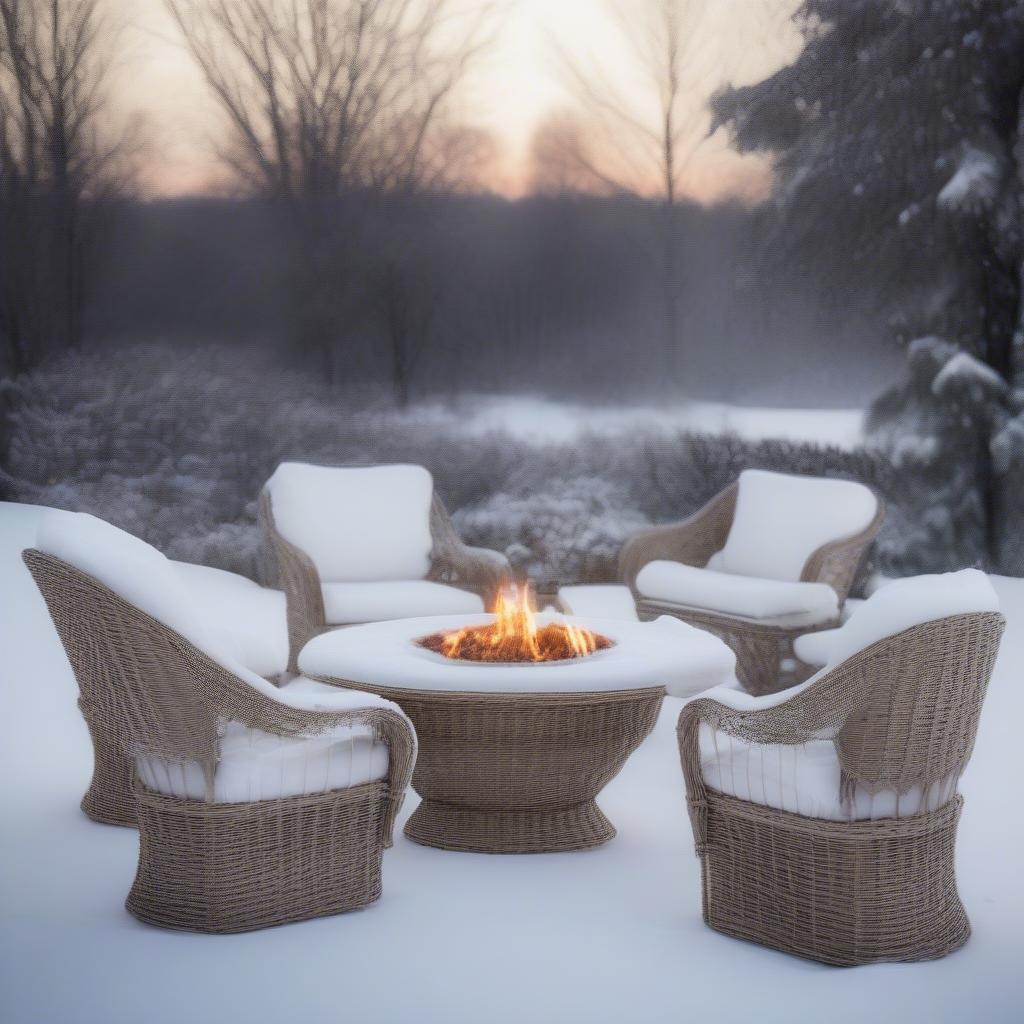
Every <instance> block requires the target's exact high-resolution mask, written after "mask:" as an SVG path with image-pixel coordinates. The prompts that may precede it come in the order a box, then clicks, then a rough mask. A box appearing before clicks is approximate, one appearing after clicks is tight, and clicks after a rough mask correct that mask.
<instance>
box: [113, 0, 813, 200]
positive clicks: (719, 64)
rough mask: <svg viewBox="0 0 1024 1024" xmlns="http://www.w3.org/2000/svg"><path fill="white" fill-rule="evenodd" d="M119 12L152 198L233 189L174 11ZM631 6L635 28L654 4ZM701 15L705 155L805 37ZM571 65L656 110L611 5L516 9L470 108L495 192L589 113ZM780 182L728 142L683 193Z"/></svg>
mask: <svg viewBox="0 0 1024 1024" xmlns="http://www.w3.org/2000/svg"><path fill="white" fill-rule="evenodd" d="M108 2H109V3H111V4H112V6H113V7H114V9H115V12H116V14H117V17H118V19H119V21H120V22H121V24H122V25H123V28H122V32H121V36H120V39H121V45H120V46H119V52H120V53H121V55H122V56H121V60H120V62H119V66H118V71H117V75H116V77H115V79H114V84H113V88H114V95H115V100H116V102H117V104H118V106H119V107H120V108H121V112H122V113H125V114H128V115H136V114H137V115H139V119H140V121H141V123H142V124H143V125H144V132H145V139H146V145H145V147H144V149H143V151H142V156H141V178H142V183H143V186H144V187H145V189H146V190H147V191H148V192H149V193H150V194H155V195H180V194H185V193H190V192H197V191H208V190H215V189H217V188H218V187H223V183H224V178H223V171H222V169H221V168H220V167H219V166H218V165H217V163H216V161H215V159H214V158H213V157H212V156H211V152H212V140H213V139H214V138H215V137H216V135H217V133H218V131H219V129H220V125H221V122H220V120H219V115H218V113H217V110H216V107H215V105H214V103H213V101H212V99H211V97H210V96H209V94H208V93H207V91H206V87H205V84H204V82H203V80H202V78H201V77H200V75H199V74H198V72H197V71H196V70H195V68H194V66H193V64H192V61H191V57H190V56H189V54H188V52H187V51H186V50H185V48H184V46H183V43H182V41H181V39H180V36H179V35H178V32H177V29H176V27H175V26H174V24H173V22H172V21H171V20H170V18H169V16H168V15H167V13H166V11H165V9H164V6H163V0H108ZM464 2H466V3H467V4H470V5H471V4H472V2H473V0H464ZM622 2H623V3H624V4H625V7H624V9H625V10H626V11H627V12H628V18H629V20H630V21H631V22H632V18H633V13H634V11H635V12H636V13H637V15H638V16H639V14H640V13H641V12H642V8H643V6H644V3H645V0H622ZM690 7H691V14H690V16H689V17H690V18H691V19H692V21H691V22H690V23H691V24H692V25H693V26H694V27H693V30H692V33H691V36H692V42H691V46H690V51H689V54H688V59H687V66H688V67H689V68H690V75H689V78H688V82H687V86H688V91H687V102H686V113H687V118H688V120H690V121H691V122H692V133H693V139H694V144H695V145H696V142H697V141H698V140H701V139H703V137H704V135H705V134H706V126H707V114H706V102H707V98H708V96H709V95H710V94H711V92H713V91H714V89H715V88H717V87H718V86H719V85H720V84H722V83H723V82H725V81H732V82H734V83H736V84H743V83H746V82H752V81H757V80H759V79H760V78H762V77H764V76H765V75H767V74H770V73H771V72H772V71H773V70H775V69H776V68H777V67H779V66H780V65H782V64H784V63H786V62H788V61H789V60H792V58H793V57H794V56H795V54H796V52H797V51H798V48H799V35H798V33H797V31H796V29H795V27H794V26H793V25H792V23H791V22H790V21H789V18H788V14H789V11H790V10H791V9H792V7H793V2H792V0H691V3H690ZM560 54H562V55H568V56H569V57H570V58H571V59H572V60H573V61H575V62H577V64H578V65H579V66H582V67H585V68H592V69H595V70H599V71H600V73H601V74H602V75H603V76H604V77H605V78H606V79H607V81H608V83H609V85H610V87H611V88H613V89H615V90H616V91H617V93H619V94H621V95H623V96H624V97H625V98H626V101H627V102H628V103H629V104H630V105H631V106H634V107H635V108H636V109H637V110H638V111H645V112H651V111H652V110H653V108H652V107H651V105H650V97H651V90H650V88H649V85H648V83H647V82H646V81H644V80H643V78H642V75H641V74H640V73H639V72H638V70H637V69H636V67H635V65H634V64H633V63H632V62H631V59H630V50H629V48H628V43H627V42H626V41H625V31H624V29H623V26H622V25H621V24H620V23H619V22H617V21H616V20H615V18H614V17H612V16H610V15H609V11H608V0H508V2H507V3H506V4H505V5H504V7H503V9H502V11H501V13H500V15H499V21H498V22H497V23H496V30H495V38H494V43H493V45H492V46H491V48H490V49H489V50H488V52H487V54H486V55H485V56H484V57H483V58H482V59H481V60H480V61H479V62H478V64H477V66H476V68H475V70H474V71H473V73H472V75H471V77H470V78H469V80H468V81H467V82H466V85H465V88H464V90H463V93H462V95H461V99H460V110H459V114H460V116H461V117H463V118H464V119H465V120H466V121H467V122H469V123H470V124H473V125H474V126H477V127H479V128H482V129H485V130H486V131H487V132H489V133H490V135H491V136H492V138H493V140H494V144H495V146H494V149H495V157H494V159H493V160H492V161H490V163H489V164H488V173H487V180H486V181H485V182H484V183H483V184H484V185H485V187H488V188H490V189H492V190H494V191H496V192H500V193H503V194H506V195H509V196H515V195H520V194H522V193H523V192H524V191H526V190H527V189H528V187H529V183H530V180H531V173H532V165H531V140H532V138H533V134H534V132H535V130H536V129H537V127H538V125H540V124H542V123H544V121H545V120H546V119H547V118H550V117H551V116H552V115H556V114H567V113H569V112H572V111H575V110H578V109H579V103H578V99H577V97H576V96H575V95H574V93H573V91H572V88H571V85H570V82H569V77H568V76H567V74H566V72H565V65H564V58H563V56H560ZM769 181H770V168H769V166H768V164H767V162H766V161H765V160H764V159H763V158H761V157H751V156H747V157H741V156H740V155H738V154H736V153H734V152H733V151H732V150H731V149H730V148H729V146H728V140H727V139H726V138H725V136H724V133H722V132H719V133H718V134H717V135H716V136H715V137H712V138H710V139H706V140H704V141H702V142H701V143H700V145H699V147H696V149H695V152H694V155H693V157H692V158H691V159H690V161H689V163H688V164H687V168H686V171H685V177H684V182H683V191H684V192H686V193H688V194H689V195H691V196H693V197H694V198H696V199H699V200H702V201H712V200H714V199H718V198H722V197H724V196H728V195H740V196H743V197H746V198H758V197H759V196H761V195H763V194H764V193H765V192H766V191H767V187H768V184H769Z"/></svg>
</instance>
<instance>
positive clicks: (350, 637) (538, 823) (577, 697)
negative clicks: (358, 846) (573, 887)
mask: <svg viewBox="0 0 1024 1024" xmlns="http://www.w3.org/2000/svg"><path fill="white" fill-rule="evenodd" d="M449 652H450V653H449ZM734 664H735V659H734V657H733V655H732V652H731V651H730V650H729V649H728V648H727V647H726V646H725V645H724V644H723V643H722V642H721V641H720V640H718V639H717V638H716V637H713V636H711V635H710V634H708V633H703V632H701V631H699V630H697V629H694V628H693V627H691V626H688V625H686V624H685V623H682V622H680V621H679V620H677V619H667V618H666V619H662V620H658V621H656V622H629V621H625V620H623V621H617V620H607V621H597V620H594V621H581V620H579V619H574V618H568V617H566V616H562V615H559V614H554V613H540V614H539V615H538V614H536V613H534V611H533V609H532V606H531V602H530V601H529V598H528V595H527V594H526V593H524V592H523V591H520V592H518V593H517V594H516V595H514V596H512V597H508V598H506V600H505V602H504V607H502V608H500V609H499V614H495V615H480V616H470V617H469V618H468V619H467V617H466V616H442V617H435V618H424V619H401V620H396V621H390V622H376V623H371V624H368V625H364V626H353V627H350V628H348V629H341V630H336V631H334V632H331V633H325V634H323V635H322V636H319V637H317V638H315V639H314V640H312V641H310V643H309V644H307V645H306V647H305V648H304V650H303V651H302V653H301V655H300V656H299V668H300V670H301V671H302V673H303V674H304V675H307V676H310V677H312V678H315V679H319V680H321V681H323V682H327V683H332V684H334V685H336V686H343V687H347V688H353V689H361V690H369V691H370V692H373V693H378V694H381V695H382V696H384V697H387V698H388V699H389V700H393V701H395V702H396V703H397V704H399V705H400V706H401V707H402V709H403V710H404V711H405V713H406V714H407V715H408V716H409V718H410V719H411V720H412V722H413V725H414V726H415V728H416V733H417V737H418V739H419V754H418V757H417V761H416V768H415V771H414V774H413V788H414V789H415V790H416V792H417V793H419V795H420V796H421V797H422V801H421V803H420V804H419V806H418V807H417V808H416V809H415V811H414V812H413V814H412V815H411V817H410V818H409V820H408V822H407V823H406V826H405V834H406V835H407V836H408V837H409V838H410V839H413V840H415V841H416V842H418V843H423V844H425V845H428V846H436V847H440V848H441V849H446V850H472V851H479V852H487V853H536V852H542V851H558V850H579V849H584V848H587V847H591V846H598V845H600V844H602V843H605V842H607V841H608V840H609V839H611V838H612V836H614V835H615V828H614V827H613V826H612V824H611V822H610V821H609V820H608V819H607V818H606V817H605V815H604V814H603V813H602V811H601V810H600V808H599V807H598V806H597V803H596V802H595V798H596V797H597V795H598V793H600V791H601V790H602V789H603V788H604V787H605V785H607V783H608V782H610V781H611V779H613V778H614V777H615V776H616V775H617V774H618V773H619V771H620V770H621V769H622V766H623V765H624V764H625V763H626V760H627V758H628V757H629V755H630V754H631V753H632V752H633V750H635V749H636V747H637V746H638V745H639V744H640V743H641V742H642V741H643V739H644V738H645V737H646V736H647V734H648V733H649V732H650V731H651V729H652V728H653V726H654V723H655V721H656V719H657V716H658V710H659V708H660V707H661V703H662V700H663V699H664V696H665V684H669V685H672V686H673V689H674V690H675V691H676V692H681V691H682V690H684V689H685V690H687V691H693V692H695V691H697V690H701V689H705V688H706V687H709V686H713V685H716V684H717V683H720V682H723V681H725V679H726V678H727V677H728V675H729V674H730V672H731V671H732V668H733V666H734Z"/></svg>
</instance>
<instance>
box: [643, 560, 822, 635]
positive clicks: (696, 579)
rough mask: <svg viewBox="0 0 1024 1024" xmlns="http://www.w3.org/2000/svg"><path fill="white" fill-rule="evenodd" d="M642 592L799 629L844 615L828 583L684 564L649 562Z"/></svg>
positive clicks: (654, 598) (653, 597)
mask: <svg viewBox="0 0 1024 1024" xmlns="http://www.w3.org/2000/svg"><path fill="white" fill-rule="evenodd" d="M636 588H637V591H638V592H639V593H640V595H641V596H642V597H644V598H648V599H650V600H652V601H659V602H664V603H667V604H675V605H682V606H684V607H689V608H701V609H705V610H707V611H714V612H724V613H725V614H727V615H737V616H742V617H744V618H749V619H785V620H786V621H787V623H789V622H791V623H792V624H793V625H797V626H800V625H808V626H810V625H814V624H816V623H819V622H827V621H828V620H830V619H834V618H836V617H837V616H838V614H839V599H838V598H837V597H836V592H835V591H834V590H833V589H832V588H831V587H830V586H829V585H828V584H827V583H788V582H784V581H782V580H771V579H755V578H752V577H749V576H736V575H734V574H732V573H725V572H714V571H713V570H711V569H697V568H695V567H694V566H692V565H683V564H682V563H680V562H667V561H657V562H648V564H647V565H645V566H644V567H643V568H642V569H641V570H640V572H639V573H638V574H637V578H636Z"/></svg>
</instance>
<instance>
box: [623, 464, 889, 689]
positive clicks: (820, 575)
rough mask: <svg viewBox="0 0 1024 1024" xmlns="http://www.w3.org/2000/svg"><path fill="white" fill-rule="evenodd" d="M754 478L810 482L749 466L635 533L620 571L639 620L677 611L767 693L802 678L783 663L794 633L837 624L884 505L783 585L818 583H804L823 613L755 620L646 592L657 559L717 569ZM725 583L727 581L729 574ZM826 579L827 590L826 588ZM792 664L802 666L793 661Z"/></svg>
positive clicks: (745, 679)
mask: <svg viewBox="0 0 1024 1024" xmlns="http://www.w3.org/2000/svg"><path fill="white" fill-rule="evenodd" d="M755 476H756V477H769V476H771V477H775V478H777V479H778V480H780V481H782V482H783V483H784V482H785V481H793V480H799V481H801V482H802V481H805V480H808V479H809V478H792V477H785V476H782V475H781V474H767V473H762V472H761V471H751V470H748V471H746V472H745V473H743V474H741V477H740V480H739V481H737V483H734V484H732V485H731V486H729V487H727V488H726V489H725V490H724V491H722V492H721V493H719V494H718V495H716V496H715V497H714V498H712V499H711V501H709V502H708V503H707V504H706V505H705V506H704V507H703V508H701V509H699V510H698V511H697V512H695V513H694V514H693V515H691V516H690V517H689V518H688V519H684V520H683V521H682V522H678V523H669V524H665V525H660V526H653V527H650V528H648V529H646V530H642V531H640V532H639V533H637V534H635V535H634V536H633V537H631V538H630V539H629V541H627V543H626V544H625V546H624V547H623V550H622V553H621V555H620V558H619V573H620V576H621V578H622V580H623V581H624V582H625V583H626V585H627V586H628V587H629V588H630V590H631V591H632V593H633V598H634V600H635V601H636V608H637V614H638V615H639V616H640V618H641V619H653V618H657V617H658V616H659V615H674V616H676V617H677V618H680V619H682V620H684V621H685V622H689V623H691V624H692V625H694V626H697V627H699V628H700V629H706V630H708V631H710V632H712V633H714V634H716V635H717V636H719V637H721V638H722V639H723V640H724V641H725V642H726V643H727V644H728V645H729V646H730V647H731V648H732V649H733V651H734V652H735V654H736V660H737V666H736V674H737V676H738V677H739V680H740V682H741V683H742V684H743V686H744V687H745V688H746V689H747V690H748V691H749V692H751V693H755V694H761V693H772V692H775V691H776V690H779V689H783V688H785V687H787V686H791V685H793V683H795V682H798V681H799V679H800V677H799V676H796V675H794V674H792V669H791V670H790V673H789V674H785V673H782V672H781V671H780V664H782V663H784V662H787V661H789V660H790V659H792V657H793V641H794V639H795V638H796V637H798V636H800V635H801V634H804V633H807V632H808V631H809V630H812V629H830V628H832V627H834V626H835V625H837V624H838V621H839V616H840V613H841V609H842V606H843V604H844V602H845V601H846V597H847V595H848V593H849V590H850V587H851V586H852V584H853V581H854V577H855V576H856V573H857V569H858V567H859V566H860V563H861V561H862V559H863V558H864V556H865V554H866V552H867V550H868V548H869V547H870V545H871V543H872V541H873V540H874V538H875V535H876V534H877V533H878V531H879V529H880V528H881V525H882V521H883V519H884V516H885V507H884V505H883V503H882V501H881V500H880V499H878V498H877V497H874V499H873V500H874V505H873V515H870V513H869V517H870V521H868V522H867V524H866V525H863V526H862V527H861V528H859V529H857V530H856V531H855V532H854V533H852V534H851V533H849V532H848V531H847V532H846V534H845V535H844V534H843V530H842V528H839V529H838V530H837V531H836V533H835V534H834V535H833V536H831V537H829V539H828V540H826V541H825V542H824V543H822V544H820V545H819V546H818V547H816V548H815V549H814V550H812V551H811V552H810V553H809V554H808V555H807V556H806V560H804V561H803V562H802V565H803V568H802V571H799V570H798V571H795V572H794V573H793V577H792V580H793V582H792V583H789V584H784V585H785V586H788V587H790V588H791V589H792V588H793V584H794V583H795V584H797V586H798V587H799V585H800V584H815V585H818V586H817V587H816V588H813V587H811V588H804V589H805V590H813V591H815V593H814V595H813V596H814V597H815V600H816V601H818V600H819V599H820V597H821V595H822V594H825V595H826V598H827V600H826V601H825V602H824V611H823V612H822V613H821V614H818V615H817V616H813V615H812V616H811V617H810V618H809V617H808V615H807V614H806V613H804V612H797V613H796V614H787V613H783V614H778V615H765V616H756V617H755V616H753V615H745V614H740V613H736V612H732V611H724V610H720V609H716V608H711V607H704V606H703V605H701V604H700V603H699V601H685V602H677V601H673V600H667V599H665V598H663V597H653V596H651V595H649V594H645V593H644V592H643V590H644V587H643V583H644V577H643V576H641V573H642V571H643V570H644V569H645V567H649V566H651V565H652V563H657V564H658V565H663V564H664V563H672V564H675V565H682V566H689V567H695V568H698V569H714V568H715V560H716V559H717V558H720V556H721V553H722V552H723V549H724V548H726V545H727V543H728V542H729V537H730V532H731V530H732V527H733V524H734V520H735V517H736V510H737V497H738V494H739V491H740V488H741V486H742V485H743V483H744V480H745V478H747V477H755ZM829 483H834V482H833V481H829ZM844 483H845V482H844ZM798 486H799V484H798ZM847 486H849V487H855V488H857V489H858V490H860V491H863V492H866V491H867V490H868V489H867V488H864V487H863V486H862V485H859V484H856V485H854V484H849V485H847ZM869 493H870V492H869ZM866 518H867V517H866ZM771 543H772V538H771V537H765V538H764V545H765V547H768V546H770V545H771ZM709 562H710V563H711V564H710V565H709ZM711 575H713V576H715V577H718V578H719V579H720V580H721V579H722V577H723V576H724V575H725V574H724V573H722V572H715V573H712V574H711ZM751 575H753V574H751ZM638 578H639V580H640V585H639V586H638ZM732 578H733V579H735V577H732ZM725 582H726V583H728V579H726V581H725ZM741 582H742V581H741ZM758 582H760V581H758ZM766 582H768V581H766ZM822 584H824V585H825V587H822V586H820V585H822ZM698 586H699V582H698ZM826 587H827V588H830V589H826ZM792 667H793V668H798V666H797V664H796V662H795V661H794V662H792ZM805 677H806V676H805Z"/></svg>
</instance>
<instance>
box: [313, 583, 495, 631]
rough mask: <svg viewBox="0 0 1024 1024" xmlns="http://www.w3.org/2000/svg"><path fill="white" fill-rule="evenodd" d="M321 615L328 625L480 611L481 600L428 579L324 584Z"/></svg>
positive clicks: (464, 591) (478, 597)
mask: <svg viewBox="0 0 1024 1024" xmlns="http://www.w3.org/2000/svg"><path fill="white" fill-rule="evenodd" d="M321 590H322V592H323V598H324V615H325V617H326V619H327V621H328V622H329V623H330V624H331V625H339V624H340V625H348V624H349V623H353V622H376V621H378V620H379V619H405V618H409V617H410V616H414V615H448V614H454V613H456V612H468V613H469V614H471V615H472V614H473V613H474V612H482V611H483V610H484V602H483V599H482V598H481V597H480V596H479V595H478V594H471V593H470V592H469V591H468V590H459V588H458V587H449V586H446V585H445V584H444V583H434V582H433V581H431V580H382V581H380V582H372V583H325V584H323V586H322V587H321Z"/></svg>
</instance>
